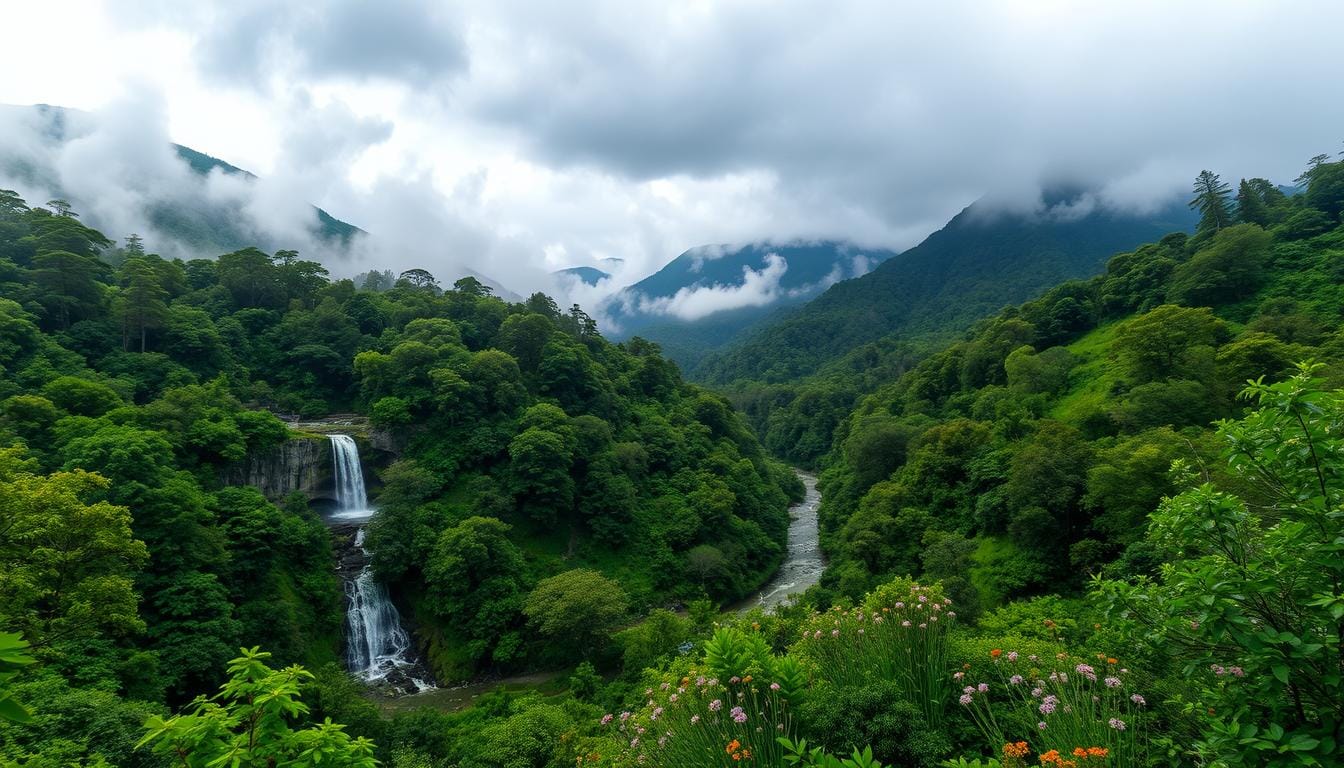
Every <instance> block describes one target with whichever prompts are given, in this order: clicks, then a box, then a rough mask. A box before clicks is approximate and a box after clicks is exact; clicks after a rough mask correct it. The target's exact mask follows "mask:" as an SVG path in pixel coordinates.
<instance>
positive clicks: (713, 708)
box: [709, 699, 723, 712]
mask: <svg viewBox="0 0 1344 768" xmlns="http://www.w3.org/2000/svg"><path fill="white" fill-rule="evenodd" d="M720 709H723V701H721V700H719V699H715V700H713V701H711V702H709V711H710V712H718V711H719V710H720Z"/></svg>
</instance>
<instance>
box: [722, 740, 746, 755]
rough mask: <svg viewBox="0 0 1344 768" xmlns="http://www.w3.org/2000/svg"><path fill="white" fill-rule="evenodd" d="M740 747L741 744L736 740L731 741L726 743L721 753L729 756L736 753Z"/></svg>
mask: <svg viewBox="0 0 1344 768" xmlns="http://www.w3.org/2000/svg"><path fill="white" fill-rule="evenodd" d="M741 746H742V742H740V741H738V740H737V739H733V740H732V741H730V742H728V746H726V747H724V748H723V751H724V752H727V753H728V754H730V755H731V754H733V753H734V752H736V751H737V750H738V748H739V747H741Z"/></svg>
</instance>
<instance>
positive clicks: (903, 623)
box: [901, 621, 910, 627]
mask: <svg viewBox="0 0 1344 768" xmlns="http://www.w3.org/2000/svg"><path fill="white" fill-rule="evenodd" d="M901 626H902V627H908V626H910V622H909V621H902V622H901Z"/></svg>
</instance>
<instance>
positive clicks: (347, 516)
mask: <svg viewBox="0 0 1344 768" xmlns="http://www.w3.org/2000/svg"><path fill="white" fill-rule="evenodd" d="M330 437H331V453H332V464H333V465H334V466H335V468H336V478H335V479H336V507H337V509H336V511H335V512H334V513H332V519H333V520H338V521H348V522H363V521H366V520H368V519H369V518H370V517H372V516H373V514H374V510H372V509H370V508H369V500H368V496H367V494H366V492H365V490H364V470H363V467H362V466H361V465H360V462H359V447H358V446H356V445H355V441H354V439H353V438H351V437H350V436H349V435H331V436H330ZM355 547H356V548H357V549H359V551H360V552H361V553H363V555H364V558H365V563H364V567H363V568H362V569H360V571H359V574H358V575H357V576H355V577H354V578H353V579H349V580H347V581H346V583H345V596H346V602H347V604H348V607H347V608H346V612H345V624H346V627H345V629H346V650H345V656H346V663H347V664H348V666H349V668H350V671H351V672H353V673H354V674H356V675H358V676H359V677H361V678H362V679H364V680H365V681H366V682H370V683H372V682H377V681H381V680H384V679H386V678H387V677H388V676H389V675H390V674H392V673H393V672H396V671H399V670H400V671H402V672H406V673H409V672H410V670H408V669H407V668H410V667H413V666H414V665H415V662H414V661H413V660H412V659H411V657H410V654H411V637H410V635H409V634H408V633H407V632H406V629H405V628H404V627H402V625H401V615H400V614H399V613H398V612H397V607H396V606H395V605H393V604H392V600H391V599H390V598H389V597H388V594H387V587H385V586H383V585H382V584H380V583H378V581H377V580H376V579H374V577H373V570H372V568H371V566H370V564H369V563H368V555H369V553H368V550H366V549H364V528H363V527H360V528H359V529H358V530H356V531H355ZM401 677H403V678H404V679H405V680H407V681H409V683H410V685H409V686H407V687H408V688H410V689H411V690H416V691H419V690H425V689H426V688H430V687H432V686H430V685H428V684H427V683H424V682H423V681H421V680H419V679H417V678H416V677H414V676H413V675H411V674H404V675H401Z"/></svg>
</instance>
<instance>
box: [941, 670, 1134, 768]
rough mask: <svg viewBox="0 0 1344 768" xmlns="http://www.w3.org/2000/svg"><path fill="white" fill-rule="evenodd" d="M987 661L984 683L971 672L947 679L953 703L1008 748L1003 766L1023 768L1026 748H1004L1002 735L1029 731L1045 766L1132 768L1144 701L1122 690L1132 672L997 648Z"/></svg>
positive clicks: (962, 672) (989, 739) (986, 734)
mask: <svg viewBox="0 0 1344 768" xmlns="http://www.w3.org/2000/svg"><path fill="white" fill-rule="evenodd" d="M989 658H990V666H989V673H988V674H986V675H984V676H985V677H987V678H991V680H992V681H985V680H981V679H979V678H978V677H977V678H976V680H974V681H972V680H969V679H967V673H966V671H965V669H969V668H970V665H969V664H968V665H966V667H965V668H964V669H963V671H959V672H956V673H954V674H953V675H952V679H953V681H954V682H955V683H957V684H959V685H961V693H960V694H959V695H958V698H957V700H958V703H959V704H960V705H961V706H962V707H963V709H964V710H965V711H966V712H967V714H968V715H969V716H970V718H971V719H972V721H974V722H975V724H976V725H977V726H978V727H979V728H980V730H981V732H982V733H983V734H984V735H985V738H986V739H987V740H988V741H989V742H990V743H991V744H1005V746H1004V757H1005V758H1010V757H1011V758H1013V759H1019V760H1020V758H1021V757H1023V755H1018V754H1015V753H1016V752H1017V751H1019V748H1018V747H1017V744H1021V745H1022V746H1023V747H1024V748H1025V747H1026V746H1027V745H1026V743H1025V742H1017V744H1008V743H1006V739H1005V736H1006V735H1007V733H1009V732H1015V733H1019V734H1020V733H1021V732H1022V731H1024V730H1027V729H1031V730H1034V731H1035V733H1034V735H1033V736H1032V737H1031V742H1032V744H1034V745H1036V747H1037V749H1038V750H1039V751H1040V752H1041V754H1040V760H1041V764H1042V765H1051V766H1060V767H1061V768H1068V767H1069V766H1076V765H1078V764H1080V763H1081V762H1083V761H1087V760H1091V761H1093V762H1096V761H1100V760H1103V759H1106V758H1107V757H1112V756H1113V757H1115V758H1116V760H1117V761H1118V762H1119V763H1120V764H1122V765H1131V764H1137V755H1138V753H1139V741H1140V730H1141V729H1139V728H1138V727H1137V726H1138V725H1139V723H1140V719H1139V717H1138V713H1139V712H1140V711H1141V710H1142V709H1143V708H1144V707H1146V706H1147V701H1146V700H1145V699H1144V697H1143V696H1142V695H1141V694H1139V693H1135V692H1132V691H1129V690H1128V689H1127V686H1126V682H1125V681H1126V679H1127V677H1128V675H1129V670H1128V669H1125V668H1124V667H1122V666H1120V662H1119V660H1118V659H1116V658H1115V657H1111V656H1106V655H1105V654H1100V655H1098V656H1097V658H1096V662H1095V663H1091V662H1089V661H1083V660H1081V659H1079V658H1076V657H1072V656H1070V655H1069V654H1067V653H1059V654H1056V655H1055V656H1054V657H1053V658H1049V659H1043V658H1041V657H1040V656H1037V655H1034V654H1033V655H1028V656H1022V655H1020V654H1018V653H1017V652H1016V651H1008V652H1006V653H1005V652H1004V651H1003V650H1001V649H997V648H996V649H993V650H991V651H990V652H989ZM1032 723H1034V724H1035V725H1034V728H1033V727H1032ZM1079 744H1083V745H1095V746H1077V745H1079ZM1009 747H1012V750H1013V752H1014V754H1012V755H1010V754H1009ZM1011 764H1012V763H1010V762H1005V765H1011ZM1019 764H1022V763H1019Z"/></svg>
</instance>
